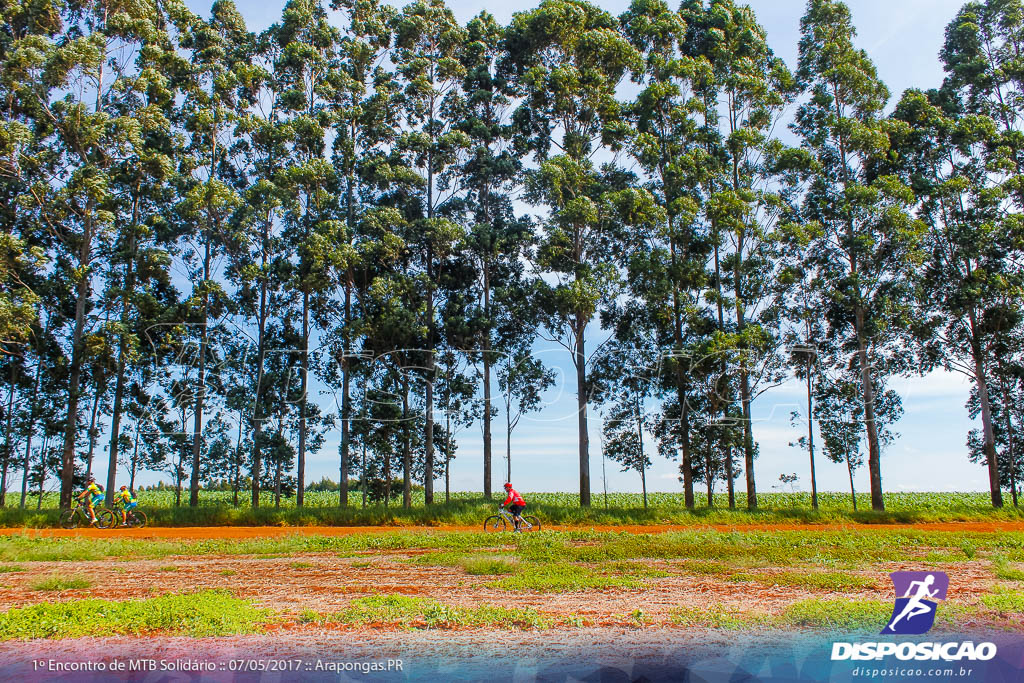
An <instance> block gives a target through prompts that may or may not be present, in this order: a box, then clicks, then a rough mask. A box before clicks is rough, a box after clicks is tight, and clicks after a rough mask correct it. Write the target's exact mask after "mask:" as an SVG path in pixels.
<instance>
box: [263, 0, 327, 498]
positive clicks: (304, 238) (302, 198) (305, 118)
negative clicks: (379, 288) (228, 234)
mask: <svg viewBox="0 0 1024 683" xmlns="http://www.w3.org/2000/svg"><path fill="white" fill-rule="evenodd" d="M271 30H272V32H273V40H275V41H276V42H277V43H278V45H279V46H280V51H279V54H278V59H277V61H276V62H275V64H274V69H275V75H276V76H277V78H278V79H279V81H280V94H279V98H280V105H279V107H280V110H281V115H282V116H283V117H284V118H285V120H286V123H285V125H286V130H287V132H288V134H289V140H288V148H289V157H288V161H287V165H286V168H285V169H284V171H283V173H282V174H281V183H282V184H283V188H282V189H283V190H284V192H283V196H284V197H287V198H288V201H286V202H285V205H284V216H283V217H284V220H285V225H286V230H285V239H286V240H287V241H288V243H289V244H290V246H291V248H292V250H293V252H294V253H295V255H296V257H297V260H298V263H297V268H296V270H295V278H296V281H295V283H294V285H293V287H294V289H296V290H298V291H299V292H301V298H302V302H301V317H302V328H301V334H300V341H299V349H298V350H299V361H298V362H299V373H300V383H301V387H300V389H299V397H298V403H299V422H298V448H297V454H296V455H297V464H298V472H297V480H298V481H297V485H296V501H295V504H296V505H297V506H299V507H301V506H302V503H303V494H304V488H305V481H306V478H305V472H306V469H305V467H306V450H307V444H306V437H307V434H306V431H307V416H308V415H309V412H310V406H309V397H308V393H309V338H310V333H311V331H312V330H311V320H310V316H311V314H312V315H313V317H314V318H315V319H319V322H317V320H314V321H313V324H316V325H317V326H318V327H321V328H322V327H326V325H327V323H326V320H325V318H327V317H328V316H329V312H328V309H329V308H330V304H331V301H330V299H331V296H330V293H331V290H333V288H334V284H335V283H334V281H333V274H334V271H335V270H336V268H337V266H339V265H340V264H341V263H342V260H343V259H344V258H345V257H344V255H343V254H342V252H341V249H340V248H339V247H341V246H342V245H344V240H343V239H342V237H343V229H342V225H343V224H342V222H341V221H339V220H337V218H336V217H337V196H336V192H337V178H336V174H335V167H334V165H333V164H332V163H331V162H330V160H329V159H327V158H326V157H325V152H326V149H327V143H328V136H329V134H330V131H331V129H332V127H333V126H334V123H335V111H334V105H335V103H336V101H337V95H336V93H335V91H336V90H337V88H338V87H339V85H340V81H341V79H340V78H339V77H338V76H337V74H336V70H337V66H338V44H339V42H340V40H341V34H340V32H339V31H338V30H337V29H336V28H334V27H333V26H331V24H330V21H329V20H328V15H327V10H326V7H325V6H324V4H323V2H321V0H289V2H288V3H287V4H286V5H285V7H284V12H283V16H282V20H281V22H280V23H279V24H277V25H276V26H274V27H273V28H272V29H271Z"/></svg>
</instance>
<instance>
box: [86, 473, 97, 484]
mask: <svg viewBox="0 0 1024 683" xmlns="http://www.w3.org/2000/svg"><path fill="white" fill-rule="evenodd" d="M86 481H89V482H90V483H91V482H94V481H96V477H94V476H92V475H91V474H90V475H89V478H88V479H87V480H86Z"/></svg>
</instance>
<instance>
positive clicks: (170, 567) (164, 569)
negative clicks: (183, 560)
mask: <svg viewBox="0 0 1024 683" xmlns="http://www.w3.org/2000/svg"><path fill="white" fill-rule="evenodd" d="M156 570H157V571H158V572H176V571H178V568H177V567H176V566H174V565H173V564H165V565H164V566H162V567H157V568H156Z"/></svg>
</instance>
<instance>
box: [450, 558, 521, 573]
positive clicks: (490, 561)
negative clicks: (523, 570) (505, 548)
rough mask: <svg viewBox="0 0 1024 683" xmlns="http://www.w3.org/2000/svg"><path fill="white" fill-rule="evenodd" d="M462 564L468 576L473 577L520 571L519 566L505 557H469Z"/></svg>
mask: <svg viewBox="0 0 1024 683" xmlns="http://www.w3.org/2000/svg"><path fill="white" fill-rule="evenodd" d="M460 564H461V566H462V568H463V569H465V570H466V573H467V574H471V575H473V576H494V575H498V574H513V573H515V572H516V571H517V570H518V564H517V563H516V562H514V561H512V560H510V559H508V558H505V557H493V556H490V557H488V556H481V557H467V558H465V559H464V560H463V561H462V562H461V563H460Z"/></svg>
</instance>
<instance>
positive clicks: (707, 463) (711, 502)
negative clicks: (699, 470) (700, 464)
mask: <svg viewBox="0 0 1024 683" xmlns="http://www.w3.org/2000/svg"><path fill="white" fill-rule="evenodd" d="M706 441H707V447H706V448H705V449H704V468H705V470H706V472H705V476H704V478H705V479H707V484H708V508H709V509H710V508H713V507H715V495H714V494H715V468H714V466H713V465H712V464H711V439H710V438H707V439H706Z"/></svg>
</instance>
